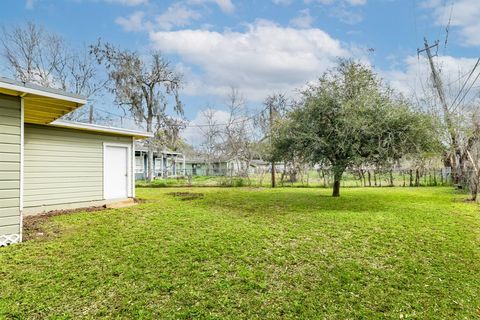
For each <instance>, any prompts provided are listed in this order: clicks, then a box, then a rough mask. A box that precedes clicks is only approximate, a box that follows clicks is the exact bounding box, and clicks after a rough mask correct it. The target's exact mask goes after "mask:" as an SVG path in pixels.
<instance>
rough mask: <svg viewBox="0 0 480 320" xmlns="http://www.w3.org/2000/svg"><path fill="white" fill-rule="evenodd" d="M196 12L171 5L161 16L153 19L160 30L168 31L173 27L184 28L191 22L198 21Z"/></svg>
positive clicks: (178, 5)
mask: <svg viewBox="0 0 480 320" xmlns="http://www.w3.org/2000/svg"><path fill="white" fill-rule="evenodd" d="M200 17H201V16H200V14H199V13H198V12H196V11H193V10H192V9H189V8H187V7H185V6H184V5H181V4H173V5H171V6H170V7H168V9H167V10H166V11H165V12H164V13H162V14H161V15H159V16H157V17H156V18H155V22H156V25H157V26H158V27H159V28H160V29H162V30H170V29H172V28H173V27H185V26H187V25H189V24H190V23H191V21H192V20H196V19H199V18H200Z"/></svg>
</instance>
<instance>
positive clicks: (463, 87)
mask: <svg viewBox="0 0 480 320" xmlns="http://www.w3.org/2000/svg"><path fill="white" fill-rule="evenodd" d="M479 63H480V58H478V59H477V62H476V63H475V66H473V68H472V70H471V71H470V74H469V75H468V77H467V79H466V80H465V82H464V83H463V85H462V87H461V88H460V90H459V91H458V94H457V96H456V97H455V99H454V100H453V102H452V104H451V106H450V107H451V108H453V107H454V105H455V102H457V99H458V97H460V95H461V94H462V91H463V89H465V86H466V85H467V83H468V81H469V80H470V78H471V77H472V74H473V73H474V72H475V70H476V69H477V67H478V64H479ZM477 78H478V76H477Z"/></svg>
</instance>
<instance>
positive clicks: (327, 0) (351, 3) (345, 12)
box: [304, 0, 367, 24]
mask: <svg viewBox="0 0 480 320" xmlns="http://www.w3.org/2000/svg"><path fill="white" fill-rule="evenodd" d="M304 2H305V4H307V5H309V4H312V3H317V4H321V5H324V6H329V7H330V14H331V15H332V16H333V17H336V18H338V19H339V20H340V21H342V22H343V23H347V24H356V23H359V22H361V21H362V20H363V15H362V14H361V12H359V9H353V7H360V6H364V5H365V4H367V0H304Z"/></svg>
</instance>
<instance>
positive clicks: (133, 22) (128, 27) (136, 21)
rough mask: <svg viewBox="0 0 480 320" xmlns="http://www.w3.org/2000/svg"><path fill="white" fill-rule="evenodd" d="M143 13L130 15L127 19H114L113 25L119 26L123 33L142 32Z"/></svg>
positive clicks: (138, 12)
mask: <svg viewBox="0 0 480 320" xmlns="http://www.w3.org/2000/svg"><path fill="white" fill-rule="evenodd" d="M144 16H145V13H144V12H142V11H137V12H134V13H132V14H131V15H130V16H129V17H128V18H124V17H118V18H117V19H115V23H117V24H118V25H120V26H121V27H122V28H123V29H124V30H125V31H128V32H132V31H142V30H144V28H145V26H144V24H143V17H144Z"/></svg>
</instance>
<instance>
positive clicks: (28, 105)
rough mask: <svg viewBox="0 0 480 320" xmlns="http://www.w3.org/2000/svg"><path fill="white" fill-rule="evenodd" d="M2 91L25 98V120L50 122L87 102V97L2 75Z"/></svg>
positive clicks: (41, 122)
mask: <svg viewBox="0 0 480 320" xmlns="http://www.w3.org/2000/svg"><path fill="white" fill-rule="evenodd" d="M0 93H3V94H6V95H10V96H17V97H22V98H23V103H24V121H25V122H26V123H34V124H49V123H51V122H52V121H55V120H57V119H59V118H60V117H62V116H64V115H66V114H67V113H70V112H72V111H74V110H75V109H77V108H79V107H81V106H83V105H84V104H86V103H87V98H86V97H83V96H79V95H76V94H71V93H66V92H63V91H61V90H56V89H50V88H44V87H41V86H37V85H34V84H30V83H23V82H19V81H15V80H11V79H7V78H3V77H0Z"/></svg>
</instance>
